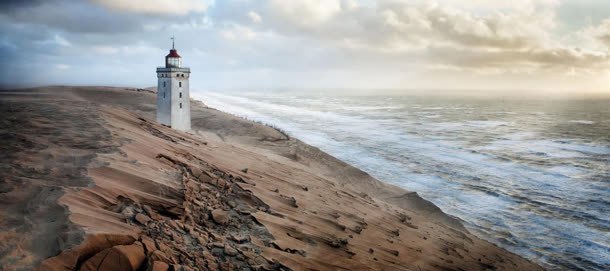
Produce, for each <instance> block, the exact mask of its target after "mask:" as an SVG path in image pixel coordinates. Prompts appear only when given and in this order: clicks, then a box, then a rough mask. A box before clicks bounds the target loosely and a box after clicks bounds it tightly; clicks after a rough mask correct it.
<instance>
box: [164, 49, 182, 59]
mask: <svg viewBox="0 0 610 271" xmlns="http://www.w3.org/2000/svg"><path fill="white" fill-rule="evenodd" d="M165 57H180V55H179V54H178V50H176V49H171V50H169V55H167V56H165Z"/></svg>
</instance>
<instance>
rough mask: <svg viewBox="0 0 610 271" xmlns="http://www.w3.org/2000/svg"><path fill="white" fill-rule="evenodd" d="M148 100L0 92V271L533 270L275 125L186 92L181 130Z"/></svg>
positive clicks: (109, 93) (96, 90) (94, 92)
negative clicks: (187, 113) (187, 109)
mask: <svg viewBox="0 0 610 271" xmlns="http://www.w3.org/2000/svg"><path fill="white" fill-rule="evenodd" d="M154 101H155V94H154V93H153V91H149V90H135V89H124V88H109V87H46V88H36V89H24V90H10V91H2V92H0V105H1V106H0V109H1V110H2V115H3V119H2V121H1V125H0V134H2V141H3V142H2V144H1V145H0V148H1V149H0V167H1V171H0V269H2V270H31V269H39V270H248V269H250V270H540V269H541V268H540V267H538V266H537V265H535V264H533V263H531V262H529V261H527V260H525V259H523V258H520V257H518V256H516V255H514V254H511V253H509V252H507V251H505V250H502V249H500V248H498V247H496V246H494V245H492V244H490V243H488V242H485V241H483V240H481V239H478V238H477V237H475V236H473V235H472V234H470V233H468V232H467V231H466V230H465V229H464V228H463V226H461V224H460V222H459V221H457V220H456V219H454V218H452V217H451V216H448V215H446V214H444V213H442V211H441V210H440V209H438V208H437V207H436V206H434V205H433V204H431V203H430V202H427V201H425V200H423V199H421V198H420V197H419V196H418V195H417V194H416V193H414V192H410V191H405V190H403V189H401V188H398V187H395V186H391V185H388V184H385V183H382V182H380V181H378V180H376V179H374V178H372V177H371V176H369V175H368V174H366V173H365V172H362V171H360V170H358V169H356V168H354V167H352V166H350V165H348V164H346V163H343V162H341V161H339V160H337V159H335V158H333V157H331V156H329V155H328V154H326V153H323V152H322V151H320V150H318V149H317V148H314V147H311V146H308V145H306V144H304V143H302V142H300V141H299V140H298V139H295V138H291V137H289V136H287V135H286V134H284V133H282V132H281V131H278V130H276V129H273V128H271V127H267V126H265V125H261V124H256V123H253V122H250V121H246V120H243V119H241V118H238V117H235V116H232V115H229V114H225V113H222V112H220V111H217V110H215V109H211V108H207V107H206V106H205V105H204V104H202V103H200V102H196V101H193V102H192V108H193V109H192V118H193V120H192V122H193V131H192V132H190V133H184V132H179V131H175V130H172V129H170V128H168V127H164V126H161V125H158V124H157V123H156V122H155V121H154V119H155V118H154V113H155V105H154ZM297 137H298V135H297Z"/></svg>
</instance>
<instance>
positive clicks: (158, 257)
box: [150, 250, 172, 263]
mask: <svg viewBox="0 0 610 271" xmlns="http://www.w3.org/2000/svg"><path fill="white" fill-rule="evenodd" d="M150 259H151V260H153V261H161V262H166V263H171V262H172V261H171V260H170V259H169V257H167V255H165V253H163V252H162V251H160V250H155V251H153V252H152V253H151V254H150Z"/></svg>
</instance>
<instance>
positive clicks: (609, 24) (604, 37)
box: [588, 19, 610, 50]
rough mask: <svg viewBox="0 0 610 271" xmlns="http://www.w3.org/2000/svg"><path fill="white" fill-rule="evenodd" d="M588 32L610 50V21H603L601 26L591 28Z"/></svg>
mask: <svg viewBox="0 0 610 271" xmlns="http://www.w3.org/2000/svg"><path fill="white" fill-rule="evenodd" d="M588 32H589V33H590V34H591V36H593V37H594V38H595V39H597V40H598V41H599V42H601V43H603V44H604V45H605V46H606V47H607V48H608V49H609V50H610V19H605V20H603V21H602V23H601V24H599V25H598V26H596V27H593V28H590V29H589V30H588Z"/></svg>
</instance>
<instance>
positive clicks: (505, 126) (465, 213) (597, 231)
mask: <svg viewBox="0 0 610 271" xmlns="http://www.w3.org/2000/svg"><path fill="white" fill-rule="evenodd" d="M193 96H194V97H195V98H197V99H200V100H202V101H203V102H204V103H205V104H207V105H208V106H210V107H213V108H217V109H219V110H221V111H225V112H228V113H231V114H234V115H238V116H241V117H244V118H247V119H250V120H256V121H261V122H264V123H267V124H270V125H273V126H275V127H279V128H280V129H282V130H284V131H286V132H287V133H288V134H290V135H292V136H294V137H297V138H299V139H301V140H302V141H304V142H306V143H308V144H310V145H313V146H316V147H318V148H320V149H322V150H323V151H325V152H327V153H329V154H331V155H333V156H335V157H337V158H339V159H341V160H343V161H345V162H347V163H350V164H351V165H353V166H355V167H358V168H360V169H362V170H364V171H366V172H368V173H369V174H371V175H372V176H374V177H376V178H377V179H379V180H382V181H384V182H387V183H391V184H395V185H398V186H401V187H404V188H406V189H408V190H411V191H416V192H417V193H418V194H419V195H421V196H422V197H423V198H425V199H427V200H429V201H431V202H433V203H434V204H436V205H437V206H439V207H440V208H441V209H442V210H443V211H444V212H446V213H448V214H451V215H453V216H456V217H458V218H460V219H462V220H463V223H464V225H465V226H466V227H467V229H468V230H469V231H471V232H472V233H474V234H476V235H477V236H479V237H481V238H483V239H485V240H487V241H490V242H492V243H494V244H496V245H498V246H500V247H502V248H505V249H507V250H509V251H511V252H514V253H516V254H519V255H521V256H523V257H526V258H528V259H530V260H532V261H534V262H536V263H538V264H540V265H542V266H543V267H545V268H547V269H549V270H600V271H601V270H610V100H609V99H581V100H578V99H573V100H566V99H539V98H538V99H523V98H514V97H510V98H499V97H474V96H471V97H464V96H462V97H448V96H443V97H438V96H437V97H430V96H424V95H390V96H384V95H332V94H328V93H323V92H312V93H306V94H303V93H298V92H291V91H284V92H270V91H251V92H243V91H242V92H209V91H207V92H195V93H194V94H193Z"/></svg>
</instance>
